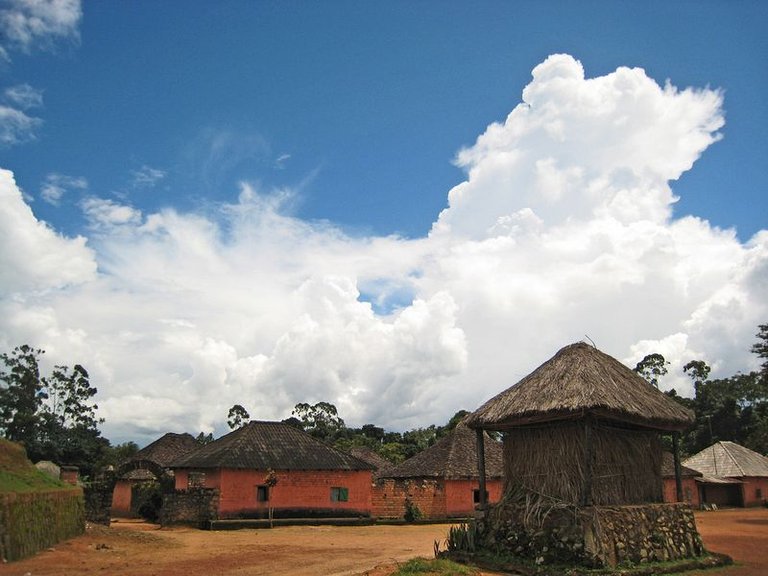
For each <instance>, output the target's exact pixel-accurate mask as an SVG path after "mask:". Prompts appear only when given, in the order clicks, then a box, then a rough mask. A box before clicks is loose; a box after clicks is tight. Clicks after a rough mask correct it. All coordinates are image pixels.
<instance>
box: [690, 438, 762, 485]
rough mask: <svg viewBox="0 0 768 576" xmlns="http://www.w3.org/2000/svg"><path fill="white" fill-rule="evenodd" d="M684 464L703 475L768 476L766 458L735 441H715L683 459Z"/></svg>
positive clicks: (731, 476)
mask: <svg viewBox="0 0 768 576" xmlns="http://www.w3.org/2000/svg"><path fill="white" fill-rule="evenodd" d="M685 465H686V466H688V467H689V468H693V469H694V470H698V471H699V472H701V473H702V474H704V476H714V477H720V478H742V477H745V476H757V477H760V476H762V477H766V476H768V458H766V457H765V456H763V455H762V454H759V453H757V452H755V451H753V450H750V449H749V448H746V447H744V446H742V445H740V444H736V443H735V442H725V441H724V442H716V443H715V444H712V446H709V447H708V448H704V450H702V451H701V452H699V453H697V454H694V455H693V456H691V457H690V458H688V459H687V460H685Z"/></svg>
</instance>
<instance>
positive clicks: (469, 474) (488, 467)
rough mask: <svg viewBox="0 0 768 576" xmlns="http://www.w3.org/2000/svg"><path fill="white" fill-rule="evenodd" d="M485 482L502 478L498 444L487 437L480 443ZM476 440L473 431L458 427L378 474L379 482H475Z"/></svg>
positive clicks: (464, 426) (502, 458)
mask: <svg viewBox="0 0 768 576" xmlns="http://www.w3.org/2000/svg"><path fill="white" fill-rule="evenodd" d="M484 447H485V450H484V454H485V473H486V477H487V478H501V477H503V476H504V463H503V460H504V456H503V448H502V445H501V443H500V442H497V441H496V440H493V439H492V438H491V437H490V436H488V435H487V434H486V435H485V442H484ZM478 476H479V474H478V471H477V437H476V435H475V431H474V430H470V429H469V428H468V427H467V426H466V425H465V424H463V423H459V424H458V425H457V426H456V428H454V429H453V430H452V431H451V432H450V433H449V434H448V435H447V436H445V437H443V438H441V439H440V440H438V441H437V442H436V443H435V444H434V445H432V446H430V447H429V448H427V449H426V450H423V451H421V452H419V453H418V454H416V455H415V456H412V457H411V458H408V460H406V461H404V462H402V463H400V464H398V465H397V466H395V467H394V468H390V469H389V470H387V471H386V472H384V473H381V474H379V478H444V479H446V480H459V479H464V478H477V477H478Z"/></svg>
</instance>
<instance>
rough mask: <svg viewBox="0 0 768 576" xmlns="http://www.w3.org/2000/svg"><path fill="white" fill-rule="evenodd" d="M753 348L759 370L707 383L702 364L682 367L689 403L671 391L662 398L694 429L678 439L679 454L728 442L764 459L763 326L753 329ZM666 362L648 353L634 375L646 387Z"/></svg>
mask: <svg viewBox="0 0 768 576" xmlns="http://www.w3.org/2000/svg"><path fill="white" fill-rule="evenodd" d="M756 336H757V340H758V341H757V343H755V344H754V345H753V346H752V347H751V349H750V351H751V352H753V353H754V354H756V355H757V356H758V358H760V359H761V361H762V364H761V365H760V369H759V370H755V371H752V372H749V373H746V374H745V373H741V372H739V373H737V374H734V375H733V376H730V377H727V378H717V379H713V380H710V379H709V374H710V371H711V370H710V367H709V366H708V365H707V363H706V362H704V361H703V360H692V361H690V362H688V363H687V364H686V365H685V366H683V372H685V373H686V374H687V375H688V376H689V377H690V378H691V380H692V381H693V391H694V395H693V398H687V397H684V396H680V395H679V394H678V393H677V391H676V390H675V389H674V388H673V389H671V390H669V391H668V392H665V394H666V395H667V396H669V397H670V398H672V399H673V400H675V401H677V402H679V403H680V404H682V405H683V406H685V407H686V408H690V409H691V410H693V412H694V413H695V415H696V420H695V423H694V425H693V426H692V427H691V428H690V429H689V430H688V431H686V432H685V433H684V434H683V436H682V445H681V450H682V452H683V453H684V454H687V455H691V454H695V453H696V452H699V451H701V450H703V449H704V448H706V447H707V446H709V445H711V444H713V443H715V442H720V441H723V440H729V441H732V442H736V443H737V444H741V445H742V446H746V447H747V448H750V449H751V450H754V451H756V452H759V453H760V454H765V452H766V448H767V447H768V324H761V325H760V326H759V327H758V333H757V335H756ZM668 364H669V363H668V362H667V361H666V360H665V359H664V356H662V355H661V354H658V353H654V354H648V355H647V356H646V357H645V358H643V359H642V360H641V361H640V362H638V363H637V366H635V371H636V372H637V373H638V374H640V375H641V376H643V378H645V379H646V380H647V381H648V382H650V383H651V384H653V385H655V386H658V385H659V379H660V378H662V377H663V376H664V375H666V374H667V365H668Z"/></svg>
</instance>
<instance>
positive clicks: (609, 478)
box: [467, 342, 693, 505]
mask: <svg viewBox="0 0 768 576" xmlns="http://www.w3.org/2000/svg"><path fill="white" fill-rule="evenodd" d="M692 423H693V414H692V413H691V412H690V411H689V410H687V409H686V408H684V407H683V406H681V405H679V404H678V403H676V402H674V401H673V400H671V399H670V398H668V397H667V396H665V395H664V394H663V393H662V392H660V391H659V390H658V389H657V388H655V387H654V386H653V385H651V384H649V383H648V382H646V381H645V380H644V379H643V378H642V377H640V376H639V375H638V374H636V373H635V372H633V371H632V370H630V369H629V368H627V367H626V366H625V365H623V364H622V363H621V362H619V361H618V360H616V359H614V358H612V357H611V356H609V355H607V354H605V353H603V352H601V351H600V350H598V349H597V348H595V347H594V346H590V345H588V344H584V343H582V342H579V343H576V344H571V345H570V346H566V347H565V348H563V349H561V350H560V351H559V352H558V353H557V354H555V356H553V357H552V358H551V359H549V360H547V361H546V362H545V363H544V364H542V365H541V366H539V367H538V368H537V369H536V370H534V371H533V372H532V373H531V374H529V375H528V376H526V377H525V378H523V379H522V380H520V381H519V382H518V383H517V384H515V385H514V386H512V387H511V388H508V389H507V390H505V391H504V392H501V393H500V394H498V395H497V396H495V397H494V398H492V399H491V400H489V401H488V402H486V403H485V404H483V405H482V406H481V407H480V408H479V409H478V410H477V411H475V412H474V413H473V414H471V415H470V416H469V418H468V419H467V424H468V425H469V426H470V427H473V428H476V429H485V430H498V431H502V432H505V433H506V434H505V439H504V456H505V460H504V466H505V473H506V474H505V477H506V482H507V486H506V487H507V489H512V488H517V487H523V488H529V489H533V490H535V491H536V492H538V493H541V494H544V495H547V496H549V497H552V498H554V499H557V500H560V501H562V502H566V503H569V504H574V505H590V504H600V505H615V504H640V503H646V502H662V501H663V498H662V480H661V461H662V449H661V443H660V441H659V432H669V433H672V432H679V431H680V430H683V429H685V428H687V427H688V426H690V425H691V424H692Z"/></svg>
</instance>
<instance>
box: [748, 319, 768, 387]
mask: <svg viewBox="0 0 768 576" xmlns="http://www.w3.org/2000/svg"><path fill="white" fill-rule="evenodd" d="M756 336H757V338H758V340H759V341H758V342H756V343H755V344H753V345H752V348H750V352H752V353H753V354H757V357H758V358H760V359H761V360H762V361H763V363H762V364H761V365H760V368H761V369H760V375H761V378H762V379H763V380H766V379H768V324H760V325H759V326H758V332H757V334H756Z"/></svg>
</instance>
